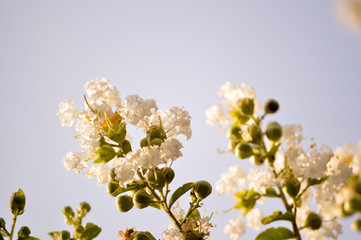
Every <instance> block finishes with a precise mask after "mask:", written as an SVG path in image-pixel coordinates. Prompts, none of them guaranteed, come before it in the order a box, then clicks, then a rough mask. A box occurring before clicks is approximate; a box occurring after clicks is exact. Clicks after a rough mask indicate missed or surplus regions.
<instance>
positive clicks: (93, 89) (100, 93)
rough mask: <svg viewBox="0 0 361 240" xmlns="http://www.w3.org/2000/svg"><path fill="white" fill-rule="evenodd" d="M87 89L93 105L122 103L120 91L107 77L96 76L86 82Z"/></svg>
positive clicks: (90, 102)
mask: <svg viewBox="0 0 361 240" xmlns="http://www.w3.org/2000/svg"><path fill="white" fill-rule="evenodd" d="M85 91H86V93H87V94H88V96H89V98H88V102H89V104H90V105H91V106H93V105H101V104H102V103H104V102H105V103H107V104H109V105H117V106H119V105H120V102H121V99H120V93H119V92H118V90H117V89H116V88H115V87H112V86H111V85H110V84H109V80H108V79H105V78H96V79H94V80H92V81H91V82H87V83H86V84H85Z"/></svg>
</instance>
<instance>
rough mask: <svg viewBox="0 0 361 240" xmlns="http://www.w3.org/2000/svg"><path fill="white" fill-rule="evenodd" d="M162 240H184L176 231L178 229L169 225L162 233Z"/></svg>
mask: <svg viewBox="0 0 361 240" xmlns="http://www.w3.org/2000/svg"><path fill="white" fill-rule="evenodd" d="M162 239H163V240H185V237H184V235H183V234H182V233H181V232H180V231H179V230H178V228H177V227H176V226H175V225H174V224H171V225H170V226H169V227H168V229H166V230H165V231H164V232H163V233H162Z"/></svg>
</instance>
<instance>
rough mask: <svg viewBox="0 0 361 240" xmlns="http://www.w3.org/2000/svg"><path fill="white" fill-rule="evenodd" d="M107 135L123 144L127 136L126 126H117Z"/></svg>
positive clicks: (123, 124)
mask: <svg viewBox="0 0 361 240" xmlns="http://www.w3.org/2000/svg"><path fill="white" fill-rule="evenodd" d="M106 135H107V136H109V138H110V139H111V140H113V141H114V142H117V143H119V144H122V143H123V142H124V140H125V137H126V135H127V130H126V124H125V123H120V124H118V125H115V128H108V129H107V133H106Z"/></svg>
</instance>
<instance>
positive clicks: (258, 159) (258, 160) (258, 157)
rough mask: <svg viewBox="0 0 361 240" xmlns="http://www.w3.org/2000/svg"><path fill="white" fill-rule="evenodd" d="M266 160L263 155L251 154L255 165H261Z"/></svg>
mask: <svg viewBox="0 0 361 240" xmlns="http://www.w3.org/2000/svg"><path fill="white" fill-rule="evenodd" d="M264 161H265V158H264V157H262V156H261V155H256V154H255V155H252V156H251V163H252V164H253V165H255V166H261V165H262V164H263V163H264Z"/></svg>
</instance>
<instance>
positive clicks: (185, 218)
mask: <svg viewBox="0 0 361 240" xmlns="http://www.w3.org/2000/svg"><path fill="white" fill-rule="evenodd" d="M198 207H200V205H199V200H198V201H197V202H196V204H195V205H193V206H191V207H190V208H189V209H188V211H187V213H186V215H185V216H184V218H183V221H182V223H185V222H186V220H187V218H188V217H189V216H190V215H191V214H192V212H193V211H194V210H195V209H196V208H198Z"/></svg>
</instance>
